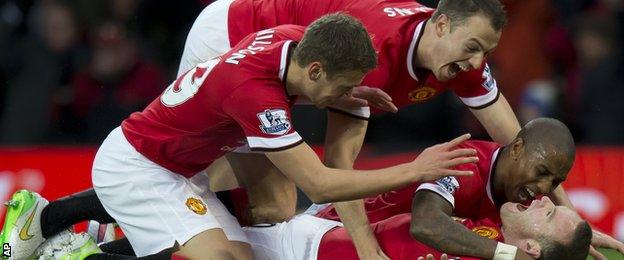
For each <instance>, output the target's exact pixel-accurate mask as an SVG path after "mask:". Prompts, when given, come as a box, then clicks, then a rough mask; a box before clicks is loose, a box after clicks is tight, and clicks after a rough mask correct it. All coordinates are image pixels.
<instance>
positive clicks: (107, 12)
mask: <svg viewBox="0 0 624 260" xmlns="http://www.w3.org/2000/svg"><path fill="white" fill-rule="evenodd" d="M210 2H211V1H209V0H203V1H201V0H186V1H171V0H168V1H167V0H66V1H62V0H40V1H35V0H0V145H6V146H13V145H18V146H22V145H49V144H62V145H97V144H99V143H100V142H101V141H102V140H103V139H104V137H105V136H106V135H107V134H108V132H109V131H110V130H112V129H113V128H114V127H116V126H117V125H119V123H120V122H121V121H122V120H123V119H124V118H126V117H127V116H128V115H129V114H130V113H131V112H133V111H137V110H141V109H143V108H144V107H145V106H146V105H147V104H148V103H149V102H151V101H152V100H153V99H154V98H155V97H157V96H158V95H159V94H160V92H161V91H162V90H164V89H165V87H166V86H167V85H168V84H169V83H170V82H171V81H173V80H174V79H175V72H176V70H177V68H178V64H179V59H180V56H181V54H182V49H183V45H184V41H185V40H186V34H187V33H188V31H189V29H190V27H191V25H192V23H193V21H194V20H195V18H196V16H197V15H198V14H199V12H200V11H201V10H202V9H203V8H204V7H205V6H206V5H208V4H209V3H210ZM421 2H422V3H423V4H425V5H428V6H435V5H436V1H433V0H426V1H421ZM502 2H503V3H504V4H505V6H506V9H507V12H508V19H509V22H508V24H507V26H506V27H505V29H504V31H503V36H502V39H501V41H500V44H499V46H498V48H497V49H496V50H495V52H494V53H493V54H492V55H491V56H490V58H489V59H488V62H489V64H490V66H491V67H492V68H493V70H494V76H495V77H496V79H497V81H498V86H499V88H500V89H501V91H502V92H503V93H504V95H505V96H506V97H507V99H508V100H509V102H510V103H511V104H512V107H513V108H514V110H515V112H516V114H517V115H518V117H519V119H520V121H521V122H526V121H528V120H530V119H532V118H535V117H539V116H549V117H555V118H558V119H560V120H562V121H564V122H565V123H566V124H567V125H568V126H569V127H570V128H571V130H572V131H573V134H574V136H575V138H576V139H577V141H578V143H580V144H584V145H624V100H619V98H620V97H624V86H622V84H623V83H624V66H622V65H623V62H624V56H623V55H624V54H623V53H622V51H621V47H622V35H624V34H623V33H624V31H623V30H624V29H623V28H624V27H623V25H624V1H621V0H552V1H551V0H503V1H502ZM294 114H295V118H294V123H295V125H296V126H297V128H298V129H299V130H300V133H302V134H303V135H304V138H305V139H306V140H307V141H309V142H311V143H319V144H320V143H322V142H323V138H324V122H325V113H324V112H322V111H318V110H317V109H316V108H314V107H297V108H296V109H295V112H294ZM304 118H305V120H303V119H304ZM466 131H469V132H471V133H473V136H477V137H480V138H488V137H487V134H486V133H485V131H484V130H483V129H482V128H481V126H480V125H479V123H478V122H477V121H476V119H474V117H473V116H472V115H471V114H470V112H469V111H468V109H466V108H465V107H464V106H463V105H462V104H461V103H460V102H459V101H458V99H457V98H456V97H455V96H454V95H453V94H451V93H447V94H445V95H441V96H439V97H438V98H436V99H435V100H433V101H431V102H427V103H424V104H416V105H413V106H411V107H407V108H403V109H401V111H400V112H399V113H397V114H389V115H382V116H378V117H374V118H373V119H372V120H371V122H370V128H369V131H368V134H367V144H369V145H372V146H374V147H376V148H378V149H379V150H382V151H399V150H405V149H414V148H421V147H423V146H424V145H429V144H432V143H436V142H440V141H445V140H447V139H449V138H452V137H453V136H455V135H458V134H460V133H463V132H466Z"/></svg>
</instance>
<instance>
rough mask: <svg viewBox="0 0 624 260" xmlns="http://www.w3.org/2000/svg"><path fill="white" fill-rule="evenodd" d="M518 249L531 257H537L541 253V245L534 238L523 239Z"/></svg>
mask: <svg viewBox="0 0 624 260" xmlns="http://www.w3.org/2000/svg"><path fill="white" fill-rule="evenodd" d="M520 242H521V244H520V247H518V249H520V250H522V251H524V252H525V253H527V254H528V255H530V256H532V257H533V258H536V259H537V258H539V257H540V255H541V254H542V246H541V245H540V244H539V243H538V242H537V241H536V240H535V239H523V240H522V241H520Z"/></svg>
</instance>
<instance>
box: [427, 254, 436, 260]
mask: <svg viewBox="0 0 624 260" xmlns="http://www.w3.org/2000/svg"><path fill="white" fill-rule="evenodd" d="M427 260H435V258H434V257H433V255H432V254H427Z"/></svg>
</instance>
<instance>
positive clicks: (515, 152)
mask: <svg viewBox="0 0 624 260" xmlns="http://www.w3.org/2000/svg"><path fill="white" fill-rule="evenodd" d="M510 146H511V147H510V148H511V151H510V155H511V158H513V159H514V160H518V158H520V155H521V154H522V153H523V152H524V140H523V139H522V138H520V137H518V138H516V139H514V140H513V141H512V142H511V144H510Z"/></svg>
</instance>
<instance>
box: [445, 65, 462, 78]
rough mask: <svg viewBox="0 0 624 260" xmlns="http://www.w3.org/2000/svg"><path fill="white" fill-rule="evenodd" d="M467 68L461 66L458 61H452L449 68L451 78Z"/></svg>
mask: <svg viewBox="0 0 624 260" xmlns="http://www.w3.org/2000/svg"><path fill="white" fill-rule="evenodd" d="M464 70H466V68H464V67H462V66H460V65H459V64H457V63H451V64H449V68H448V72H449V78H454V77H455V76H457V74H458V73H459V72H460V71H464Z"/></svg>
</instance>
